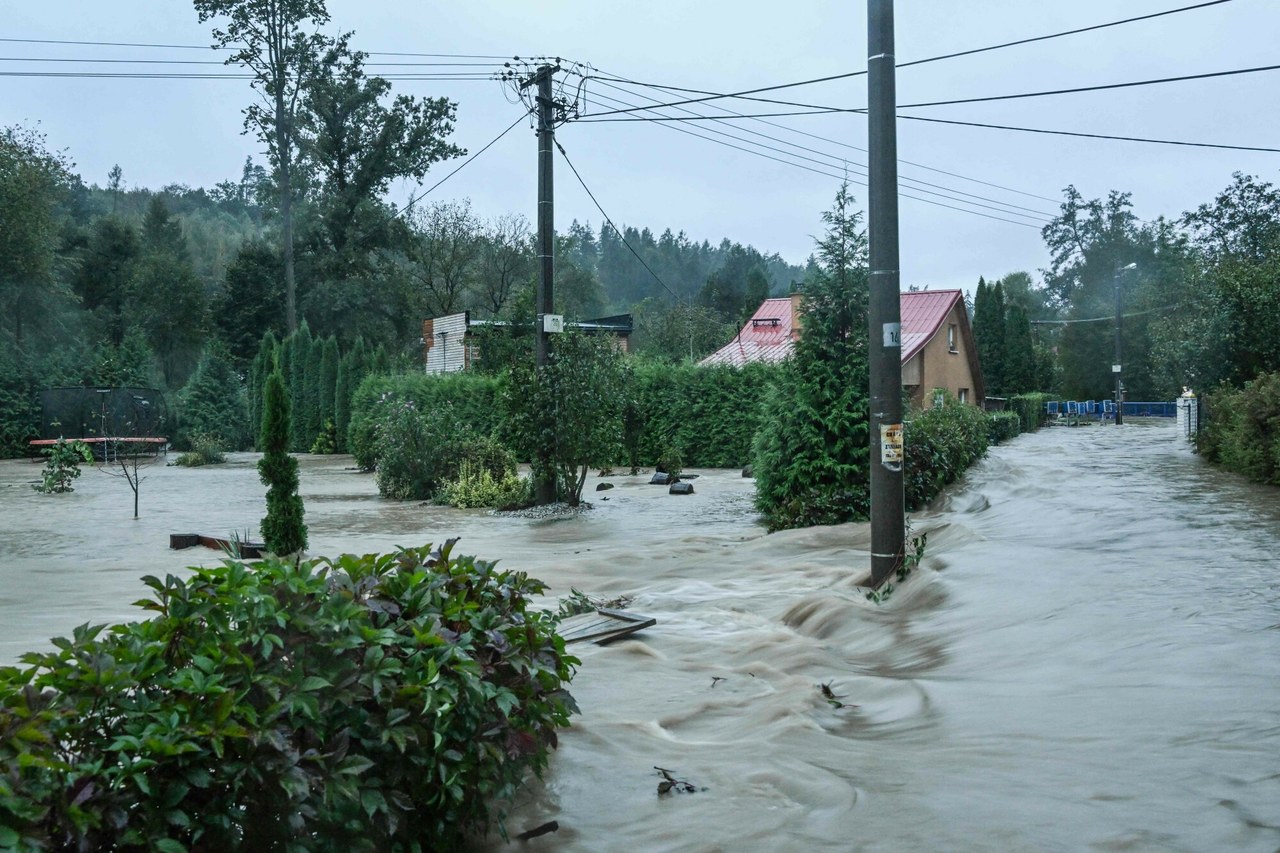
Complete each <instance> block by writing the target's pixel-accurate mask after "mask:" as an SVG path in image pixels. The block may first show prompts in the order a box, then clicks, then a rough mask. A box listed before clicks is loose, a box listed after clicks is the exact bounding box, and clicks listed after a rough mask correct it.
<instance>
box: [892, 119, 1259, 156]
mask: <svg viewBox="0 0 1280 853" xmlns="http://www.w3.org/2000/svg"><path fill="white" fill-rule="evenodd" d="M898 118H899V119H906V120H908V121H927V122H935V123H937V124H957V125H962V126H964V127H981V128H989V129H992V130H1013V131H1018V132H1020V133H1043V134H1049V135H1052V136H1079V137H1084V138H1086V139H1109V140H1115V141H1119V142H1145V143H1149V144H1152V145H1183V146H1187V147H1190V148H1220V149H1225V150H1228V151H1263V152H1267V153H1270V154H1280V148H1264V147H1262V146H1259V145H1225V144H1220V143H1214V142H1186V141H1183V140H1179V139H1152V138H1150V137H1146V136H1115V135H1112V134H1106V133H1082V132H1079V131H1074V130H1049V129H1046V128H1040V127H1016V126H1013V125H1007V124H987V123H984V122H976V121H958V120H955V119H945V118H931V117H929V116H908V115H900V116H898Z"/></svg>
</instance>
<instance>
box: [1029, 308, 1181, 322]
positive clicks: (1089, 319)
mask: <svg viewBox="0 0 1280 853" xmlns="http://www.w3.org/2000/svg"><path fill="white" fill-rule="evenodd" d="M1181 307H1182V306H1181V305H1161V306H1160V307H1159V308H1148V309H1147V310H1146V311H1134V312H1133V313H1132V314H1121V315H1120V318H1121V319H1122V320H1127V319H1129V318H1130V317H1142V316H1144V315H1147V314H1155V313H1158V312H1160V311H1172V310H1174V309H1175V308H1181ZM1115 319H1116V318H1115V315H1114V314H1108V315H1107V316H1105V317H1086V318H1083V319H1080V320H1029V321H1028V322H1029V323H1030V324H1031V325H1033V326H1072V325H1075V324H1076V323H1101V322H1103V321H1107V322H1114V321H1115Z"/></svg>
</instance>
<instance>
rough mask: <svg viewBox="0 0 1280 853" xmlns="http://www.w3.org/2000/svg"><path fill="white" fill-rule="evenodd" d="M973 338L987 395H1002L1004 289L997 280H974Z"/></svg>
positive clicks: (1003, 388)
mask: <svg viewBox="0 0 1280 853" xmlns="http://www.w3.org/2000/svg"><path fill="white" fill-rule="evenodd" d="M1028 331H1029V330H1028ZM973 338H974V342H975V343H976V344H977V347H978V361H979V362H980V363H981V365H982V376H983V379H984V380H985V382H986V386H987V394H988V395H990V396H995V395H998V394H1002V393H1004V392H1005V369H1006V359H1005V338H1006V321H1005V308H1004V288H1003V286H1002V285H1001V283H1000V282H998V281H996V282H992V283H991V284H987V282H986V281H985V280H984V279H982V278H979V279H978V289H977V291H976V292H975V293H974V296H973Z"/></svg>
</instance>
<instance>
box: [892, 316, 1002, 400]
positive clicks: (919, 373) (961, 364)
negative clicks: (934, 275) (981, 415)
mask: <svg viewBox="0 0 1280 853" xmlns="http://www.w3.org/2000/svg"><path fill="white" fill-rule="evenodd" d="M963 310H965V309H964V303H963V302H957V303H956V304H955V305H954V306H953V307H952V308H951V311H950V313H948V314H947V319H946V322H944V323H943V324H942V326H941V327H940V328H939V329H938V332H937V334H935V335H934V336H933V338H932V339H930V341H929V342H928V343H927V344H925V345H924V349H922V350H920V352H918V353H916V354H915V356H914V357H913V358H912V359H911V360H910V361H909V362H907V363H906V364H904V365H903V366H902V384H903V385H904V386H913V387H911V398H912V400H913V401H914V402H915V403H916V404H917V405H920V406H923V405H925V394H927V393H928V392H930V391H932V390H933V389H934V388H945V389H946V390H948V391H950V392H951V393H952V394H953V395H954V396H955V397H956V399H963V400H964V401H965V402H967V403H971V404H973V405H975V406H981V405H982V401H981V400H979V399H978V398H977V393H976V392H975V390H974V388H975V385H976V383H975V382H974V379H973V371H972V369H971V368H970V366H969V362H970V358H969V352H968V347H969V346H971V345H972V340H971V339H967V336H966V335H965V334H964V325H965V324H964V323H963V322H962V318H961V317H960V316H959V312H961V311H963ZM949 328H953V329H954V334H955V338H954V340H955V349H954V350H952V349H951V348H950V347H949V346H948V333H947V330H948V329H949ZM913 380H914V381H913Z"/></svg>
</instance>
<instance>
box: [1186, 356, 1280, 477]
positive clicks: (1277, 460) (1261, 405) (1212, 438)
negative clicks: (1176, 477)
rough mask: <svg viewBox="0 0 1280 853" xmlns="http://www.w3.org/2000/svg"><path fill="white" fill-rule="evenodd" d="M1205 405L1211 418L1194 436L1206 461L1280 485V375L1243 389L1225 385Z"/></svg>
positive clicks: (1267, 375) (1267, 376)
mask: <svg viewBox="0 0 1280 853" xmlns="http://www.w3.org/2000/svg"><path fill="white" fill-rule="evenodd" d="M1204 402H1205V409H1206V412H1207V415H1206V417H1205V419H1204V421H1203V422H1202V423H1201V424H1200V429H1199V432H1198V433H1197V434H1196V447H1197V449H1198V450H1199V451H1200V453H1201V454H1202V455H1203V456H1204V458H1205V459H1208V460H1209V461H1210V462H1213V463H1216V464H1218V465H1221V466H1223V467H1224V468H1226V469H1228V470H1230V471H1235V472H1236V473H1238V474H1243V475H1244V476H1246V477H1248V478H1249V479H1250V480H1253V481H1255V482H1258V483H1267V484H1269V485H1273V486H1280V372H1277V373H1264V374H1262V375H1261V376H1259V377H1258V378H1257V379H1255V380H1253V381H1252V382H1246V383H1245V385H1244V387H1243V388H1240V389H1233V388H1231V387H1230V386H1225V385H1224V386H1221V387H1219V388H1218V389H1217V390H1215V391H1213V392H1212V393H1210V394H1208V395H1206V396H1205V401H1204Z"/></svg>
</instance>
